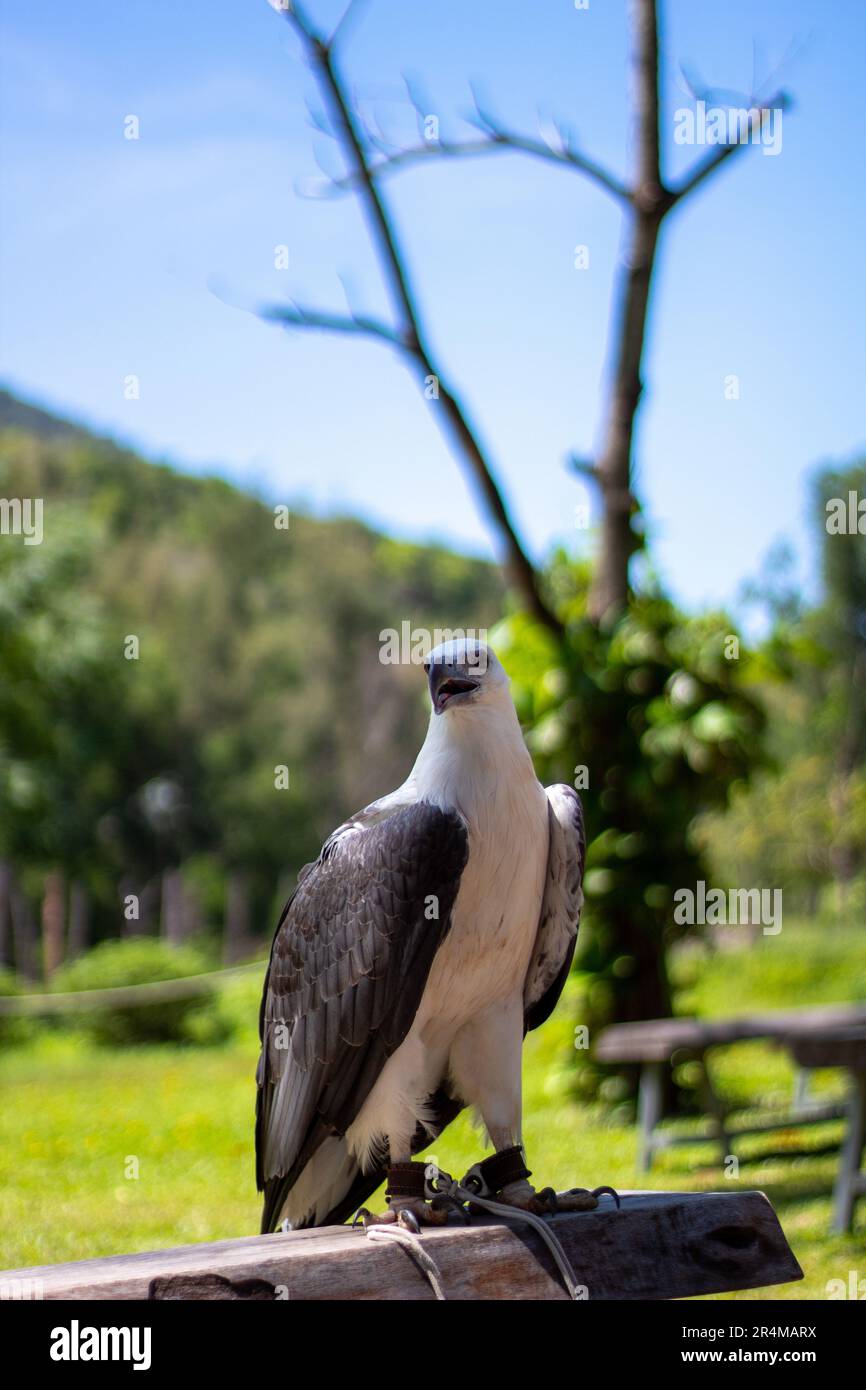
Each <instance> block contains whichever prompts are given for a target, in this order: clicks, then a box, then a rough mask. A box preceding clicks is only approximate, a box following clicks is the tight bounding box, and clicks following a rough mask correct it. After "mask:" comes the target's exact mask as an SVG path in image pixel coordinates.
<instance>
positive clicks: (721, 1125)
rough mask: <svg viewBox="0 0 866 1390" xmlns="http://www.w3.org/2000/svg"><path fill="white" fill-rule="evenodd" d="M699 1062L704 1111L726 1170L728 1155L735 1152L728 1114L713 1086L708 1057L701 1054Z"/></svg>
mask: <svg viewBox="0 0 866 1390" xmlns="http://www.w3.org/2000/svg"><path fill="white" fill-rule="evenodd" d="M698 1061H699V1062H700V1064H701V1095H702V1097H703V1102H704V1109H705V1111H706V1113H707V1115H708V1116H709V1117H710V1120H711V1122H712V1126H713V1129H714V1130H715V1132H716V1137H717V1138H718V1141H719V1149H720V1153H721V1161H722V1167H723V1168H724V1166H725V1161H726V1159H727V1157H728V1155H729V1154H730V1153H732V1151H733V1144H732V1142H731V1138H730V1135H729V1134H728V1130H727V1119H728V1117H727V1112H726V1110H725V1107H724V1105H723V1103H722V1100H721V1097H720V1096H719V1094H718V1092H717V1091H716V1088H715V1086H714V1085H713V1079H712V1077H711V1076H710V1069H709V1066H708V1064H707V1059H706V1055H705V1054H704V1053H701V1055H700V1057H699V1058H698Z"/></svg>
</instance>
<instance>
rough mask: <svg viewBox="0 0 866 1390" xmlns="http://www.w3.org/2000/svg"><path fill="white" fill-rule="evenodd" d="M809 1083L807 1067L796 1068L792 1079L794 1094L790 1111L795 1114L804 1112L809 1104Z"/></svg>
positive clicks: (809, 1073) (809, 1077)
mask: <svg viewBox="0 0 866 1390" xmlns="http://www.w3.org/2000/svg"><path fill="white" fill-rule="evenodd" d="M811 1081H812V1073H811V1072H810V1071H809V1069H808V1067H798V1068H797V1072H796V1075H795V1077H794V1094H793V1097H792V1099H791V1109H792V1110H793V1111H794V1113H795V1114H797V1113H799V1111H801V1110H805V1109H806V1107H807V1105H808V1104H809V1091H810V1087H811Z"/></svg>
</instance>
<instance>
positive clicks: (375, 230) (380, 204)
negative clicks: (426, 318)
mask: <svg viewBox="0 0 866 1390" xmlns="http://www.w3.org/2000/svg"><path fill="white" fill-rule="evenodd" d="M280 13H282V14H283V15H284V17H285V18H286V19H287V20H288V22H289V23H290V24H291V25H292V27H293V28H294V30H295V32H296V33H297V34H298V36H299V38H300V39H301V42H302V44H303V46H304V50H305V52H306V55H307V58H308V61H309V63H310V67H311V69H312V71H313V74H314V76H315V79H316V82H317V83H318V86H319V89H320V91H321V93H322V95H323V97H324V100H325V105H326V107H327V108H328V111H329V114H330V117H331V120H332V123H333V128H334V130H335V132H336V135H337V138H338V140H339V141H340V144H341V146H342V149H343V153H344V156H345V158H346V162H347V165H348V170H349V177H350V179H351V180H352V185H353V187H355V188H356V189H357V191H358V194H359V197H360V199H361V205H362V208H363V210H364V212H365V214H366V218H367V222H368V225H369V227H370V232H371V236H372V238H373V243H374V245H375V248H376V251H377V253H378V257H379V263H380V265H381V267H382V272H383V275H384V278H385V282H386V285H387V288H388V292H389V296H390V298H391V301H392V305H393V309H394V315H395V320H396V323H397V324H398V325H399V327H397V328H394V329H391V328H389V327H388V326H387V325H384V324H382V323H381V322H379V321H377V320H370V319H364V320H361V319H360V318H358V317H355V316H354V315H351V314H350V315H349V316H340V315H332V314H329V313H323V312H321V311H316V310H302V309H298V308H297V307H295V308H290V309H288V310H287V309H286V308H280V307H279V306H277V308H275V309H271V310H267V311H266V312H265V315H264V316H265V317H267V318H269V319H271V320H274V319H277V320H280V321H282V322H285V323H287V324H289V325H290V326H293V327H296V328H319V329H323V330H331V331H335V332H340V333H358V332H366V333H368V334H369V333H372V334H373V335H375V336H377V337H380V338H386V339H388V341H390V342H392V343H393V344H394V345H395V346H398V347H399V348H401V350H402V351H403V352H404V353H406V354H407V355H408V356H409V357H410V358H411V359H413V360H414V364H415V367H416V370H417V371H418V372H419V373H420V374H421V376H422V378H423V379H424V380H425V381H430V382H435V383H436V384H437V389H438V404H439V409H440V410H441V411H442V412H443V414H444V417H445V421H446V422H447V425H448V427H449V430H450V433H451V434H452V436H453V438H454V439H455V441H456V443H457V444H458V446H459V448H460V451H461V453H462V455H463V458H464V460H465V462H466V465H467V468H468V471H469V474H470V477H471V478H472V480H473V482H474V484H475V486H476V488H477V489H478V491H479V493H480V495H481V498H482V501H483V504H484V507H485V509H486V511H487V513H488V515H489V517H490V519H491V521H492V523H493V526H494V529H495V532H496V534H497V535H498V537H499V539H500V543H501V547H502V551H503V559H504V562H505V566H506V569H507V572H508V574H509V576H510V578H511V581H512V583H513V584H514V585H515V586H516V587H517V588H518V589H519V590H520V592H521V593H522V595H523V598H524V602H525V603H526V605H527V608H528V609H529V611H530V612H531V613H532V614H533V616H534V617H535V618H536V619H537V620H538V621H539V622H541V623H543V624H544V626H545V627H547V628H548V629H549V630H550V631H551V632H553V633H554V634H555V635H556V636H557V637H560V636H561V635H562V632H563V627H562V624H561V622H560V621H559V619H558V618H557V616H556V614H555V613H554V612H553V611H552V609H551V608H549V607H548V605H547V603H546V602H545V599H544V597H543V596H542V593H541V588H540V584H539V579H538V575H537V573H536V571H535V568H534V566H533V564H532V562H531V560H530V559H529V557H528V555H527V554H526V552H525V550H524V549H523V546H522V545H521V542H520V540H519V538H518V536H517V532H516V531H515V529H514V525H513V523H512V521H511V517H510V515H509V511H508V508H507V505H506V503H505V499H504V497H503V494H502V491H501V489H500V487H499V484H498V483H497V481H496V479H495V477H494V474H493V471H492V468H491V466H490V463H489V461H488V459H487V456H486V452H485V450H484V448H483V447H482V444H481V441H480V437H479V435H478V433H477V431H476V429H475V427H474V426H473V425H472V423H471V422H470V419H469V415H468V412H467V410H466V407H465V406H464V405H463V403H462V402H461V400H460V399H459V397H458V395H457V393H456V391H455V390H454V389H453V388H452V387H450V386H449V385H448V384H447V382H446V380H445V377H444V374H443V372H442V371H441V369H440V368H439V366H438V364H437V362H436V360H435V357H434V355H433V353H432V351H431V349H430V347H429V345H428V343H427V339H426V333H425V332H424V325H423V323H422V319H421V315H420V312H419V309H418V307H417V305H416V302H415V297H414V294H413V292H412V289H411V285H410V280H409V276H408V272H407V268H406V263H405V260H404V256H403V251H402V247H401V245H400V242H399V238H398V235H397V231H396V228H395V227H394V225H393V223H392V221H391V218H390V216H389V213H388V210H387V207H386V204H385V202H384V200H383V197H382V194H381V192H380V190H379V188H378V186H377V181H376V178H375V174H374V172H373V169H372V168H371V164H370V160H369V157H368V152H367V151H368V145H367V142H366V140H365V132H364V130H363V128H362V126H361V125H360V122H359V120H358V117H357V115H356V112H355V109H354V107H353V104H352V102H351V100H350V98H349V95H348V92H347V89H346V86H345V84H344V82H343V79H342V77H341V74H340V72H339V69H338V67H337V64H336V62H335V58H334V54H333V51H332V44H333V39H332V40H331V41H327V40H325V39H324V38H323V37H322V36H321V35H320V34H319V33H318V32H317V31H316V30H315V28H314V27H313V25H312V23H311V22H310V20H309V19H308V18H307V16H306V14H305V12H304V10H303V9H302V7H301V6H300V5H299V4H298V3H296V0H291V4H290V6H289V7H288V8H282V7H281V8H280ZM339 27H340V26H338V29H339Z"/></svg>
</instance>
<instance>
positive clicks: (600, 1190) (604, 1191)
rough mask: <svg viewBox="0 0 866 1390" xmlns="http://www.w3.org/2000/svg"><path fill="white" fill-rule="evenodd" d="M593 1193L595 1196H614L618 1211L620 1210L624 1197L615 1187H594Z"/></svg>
mask: <svg viewBox="0 0 866 1390" xmlns="http://www.w3.org/2000/svg"><path fill="white" fill-rule="evenodd" d="M592 1195H593V1197H612V1198H613V1200H614V1201H615V1202H616V1209H617V1211H619V1209H620V1207H621V1206H622V1198H621V1197H620V1195H619V1193H618V1192H617V1190H616V1188H614V1187H594V1188H593V1189H592Z"/></svg>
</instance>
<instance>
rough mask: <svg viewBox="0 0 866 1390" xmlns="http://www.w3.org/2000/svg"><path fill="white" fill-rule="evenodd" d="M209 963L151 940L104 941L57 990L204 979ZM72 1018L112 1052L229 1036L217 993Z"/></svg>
mask: <svg viewBox="0 0 866 1390" xmlns="http://www.w3.org/2000/svg"><path fill="white" fill-rule="evenodd" d="M208 968H209V962H208V960H207V958H206V957H205V956H204V954H203V953H202V952H201V951H199V950H198V949H195V948H193V947H191V946H170V945H169V944H168V943H167V942H164V941H157V940H153V939H151V938H147V937H139V938H137V939H135V940H131V941H105V942H103V943H102V944H101V945H99V946H95V947H94V948H93V950H92V951H88V952H87V954H86V955H84V956H82V957H81V958H80V959H79V960H76V961H73V962H71V964H69V965H65V966H63V967H61V969H59V970H58V971H57V972H56V974H55V975H54V977H53V980H52V989H53V990H56V991H60V992H63V993H67V992H71V993H75V992H77V991H79V990H89V989H116V988H119V987H121V986H123V985H143V984H153V983H156V982H157V981H159V980H177V979H185V978H186V977H187V976H190V975H201V974H204V973H205V972H206V971H207V969H208ZM67 1017H69V1018H70V1019H73V1020H74V1021H75V1022H77V1023H80V1024H83V1025H84V1027H85V1029H86V1030H87V1031H88V1032H89V1033H90V1034H91V1036H92V1037H93V1038H94V1039H95V1040H96V1041H97V1042H100V1043H103V1044H106V1045H107V1046H113V1047H121V1046H124V1045H127V1044H131V1043H150V1042H190V1041H195V1042H211V1041H216V1040H218V1039H219V1038H220V1037H222V1036H224V1035H225V1032H226V1027H225V1023H224V1022H223V1020H222V1019H221V1017H220V1012H219V1001H218V997H217V995H216V993H215V991H214V990H213V989H208V990H207V991H206V992H205V993H203V994H197V995H194V996H192V997H190V998H184V999H161V1000H159V1001H158V1002H154V1003H147V1004H138V1003H135V1004H108V1005H104V1006H100V1007H97V1008H94V1009H93V1010H88V1011H87V1012H86V1013H84V1014H79V1013H76V1014H70V1015H68V1016H67Z"/></svg>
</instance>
